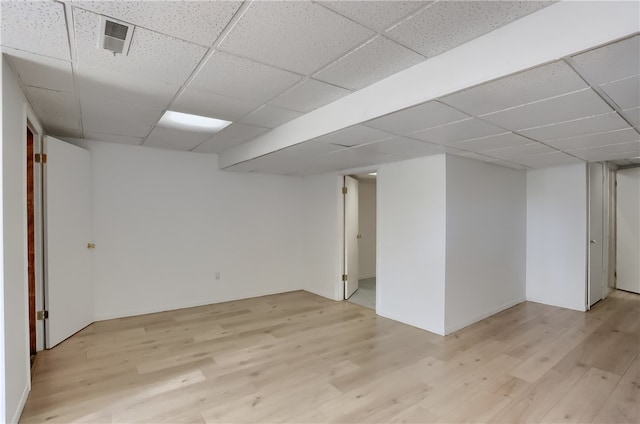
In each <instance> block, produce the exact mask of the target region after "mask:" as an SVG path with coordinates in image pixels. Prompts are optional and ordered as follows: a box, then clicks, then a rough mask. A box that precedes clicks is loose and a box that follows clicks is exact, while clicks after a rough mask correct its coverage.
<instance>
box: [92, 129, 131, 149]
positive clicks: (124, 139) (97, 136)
mask: <svg viewBox="0 0 640 424" xmlns="http://www.w3.org/2000/svg"><path fill="white" fill-rule="evenodd" d="M84 138H85V139H87V140H96V141H106V142H109V143H119V144H130V145H134V146H139V145H140V144H142V140H143V138H142V137H128V136H126V135H115V134H103V133H99V132H91V131H85V132H84Z"/></svg>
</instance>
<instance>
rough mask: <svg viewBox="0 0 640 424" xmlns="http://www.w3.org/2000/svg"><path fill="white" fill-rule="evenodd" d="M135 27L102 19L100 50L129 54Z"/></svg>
mask: <svg viewBox="0 0 640 424" xmlns="http://www.w3.org/2000/svg"><path fill="white" fill-rule="evenodd" d="M133 28H134V27H133V25H129V24H126V23H124V22H119V21H116V20H115V19H111V18H107V17H104V16H103V17H102V18H101V19H100V46H99V47H100V48H103V49H105V50H109V51H110V52H112V53H113V55H114V56H115V55H116V54H122V55H125V56H126V55H127V54H129V46H130V45H131V37H132V36H133Z"/></svg>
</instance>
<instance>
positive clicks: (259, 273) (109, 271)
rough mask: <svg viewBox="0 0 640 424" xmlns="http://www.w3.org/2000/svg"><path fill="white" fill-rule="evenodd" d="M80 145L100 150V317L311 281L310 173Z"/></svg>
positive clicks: (95, 160) (96, 180) (96, 169)
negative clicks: (306, 270) (306, 267)
mask: <svg viewBox="0 0 640 424" xmlns="http://www.w3.org/2000/svg"><path fill="white" fill-rule="evenodd" d="M78 144H81V145H84V146H85V147H87V148H89V149H90V150H91V154H92V167H93V211H94V212H93V213H94V216H93V223H94V241H95V244H96V248H95V251H94V285H95V317H96V320H102V319H108V318H114V317H121V316H129V315H135V314H142V313H148V312H155V311H162V310H169V309H176V308H182V307H188V306H193V305H199V304H207V303H215V302H221V301H226V300H232V299H240V298H247V297H254V296H260V295H265V294H270V293H278V292H286V291H290V290H297V289H301V288H302V287H303V283H302V280H303V258H304V252H303V247H304V237H303V235H304V231H303V230H304V228H303V226H302V219H303V214H302V211H301V205H300V198H301V194H302V183H301V181H302V179H300V178H295V177H284V176H274V175H257V174H243V173H233V172H224V171H219V170H218V169H217V163H216V159H217V158H216V156H214V155H203V154H195V153H188V152H175V151H166V150H159V149H149V148H144V147H138V146H125V145H116V144H111V143H100V142H84V143H82V142H79V143H78ZM216 273H220V274H219V276H220V278H219V280H217V279H216Z"/></svg>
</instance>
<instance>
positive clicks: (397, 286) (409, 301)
mask: <svg viewBox="0 0 640 424" xmlns="http://www.w3.org/2000/svg"><path fill="white" fill-rule="evenodd" d="M445 178H446V170H445V156H444V155H438V156H431V157H426V158H418V159H412V160H408V161H403V162H396V163H390V164H384V165H381V166H380V167H379V168H378V233H377V236H378V249H377V253H378V275H377V281H376V283H377V298H376V312H377V313H378V314H379V315H382V316H384V317H387V318H392V319H395V320H397V321H400V322H404V323H407V324H410V325H413V326H416V327H419V328H422V329H425V330H428V331H431V332H434V333H438V334H444V330H445V328H444V302H445V237H446V234H445V228H446V187H445Z"/></svg>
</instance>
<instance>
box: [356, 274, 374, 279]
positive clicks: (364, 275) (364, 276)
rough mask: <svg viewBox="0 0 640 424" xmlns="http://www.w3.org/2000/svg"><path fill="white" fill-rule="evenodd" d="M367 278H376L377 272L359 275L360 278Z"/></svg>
mask: <svg viewBox="0 0 640 424" xmlns="http://www.w3.org/2000/svg"><path fill="white" fill-rule="evenodd" d="M365 278H376V274H375V273H373V274H360V275H358V280H364V279H365Z"/></svg>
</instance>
